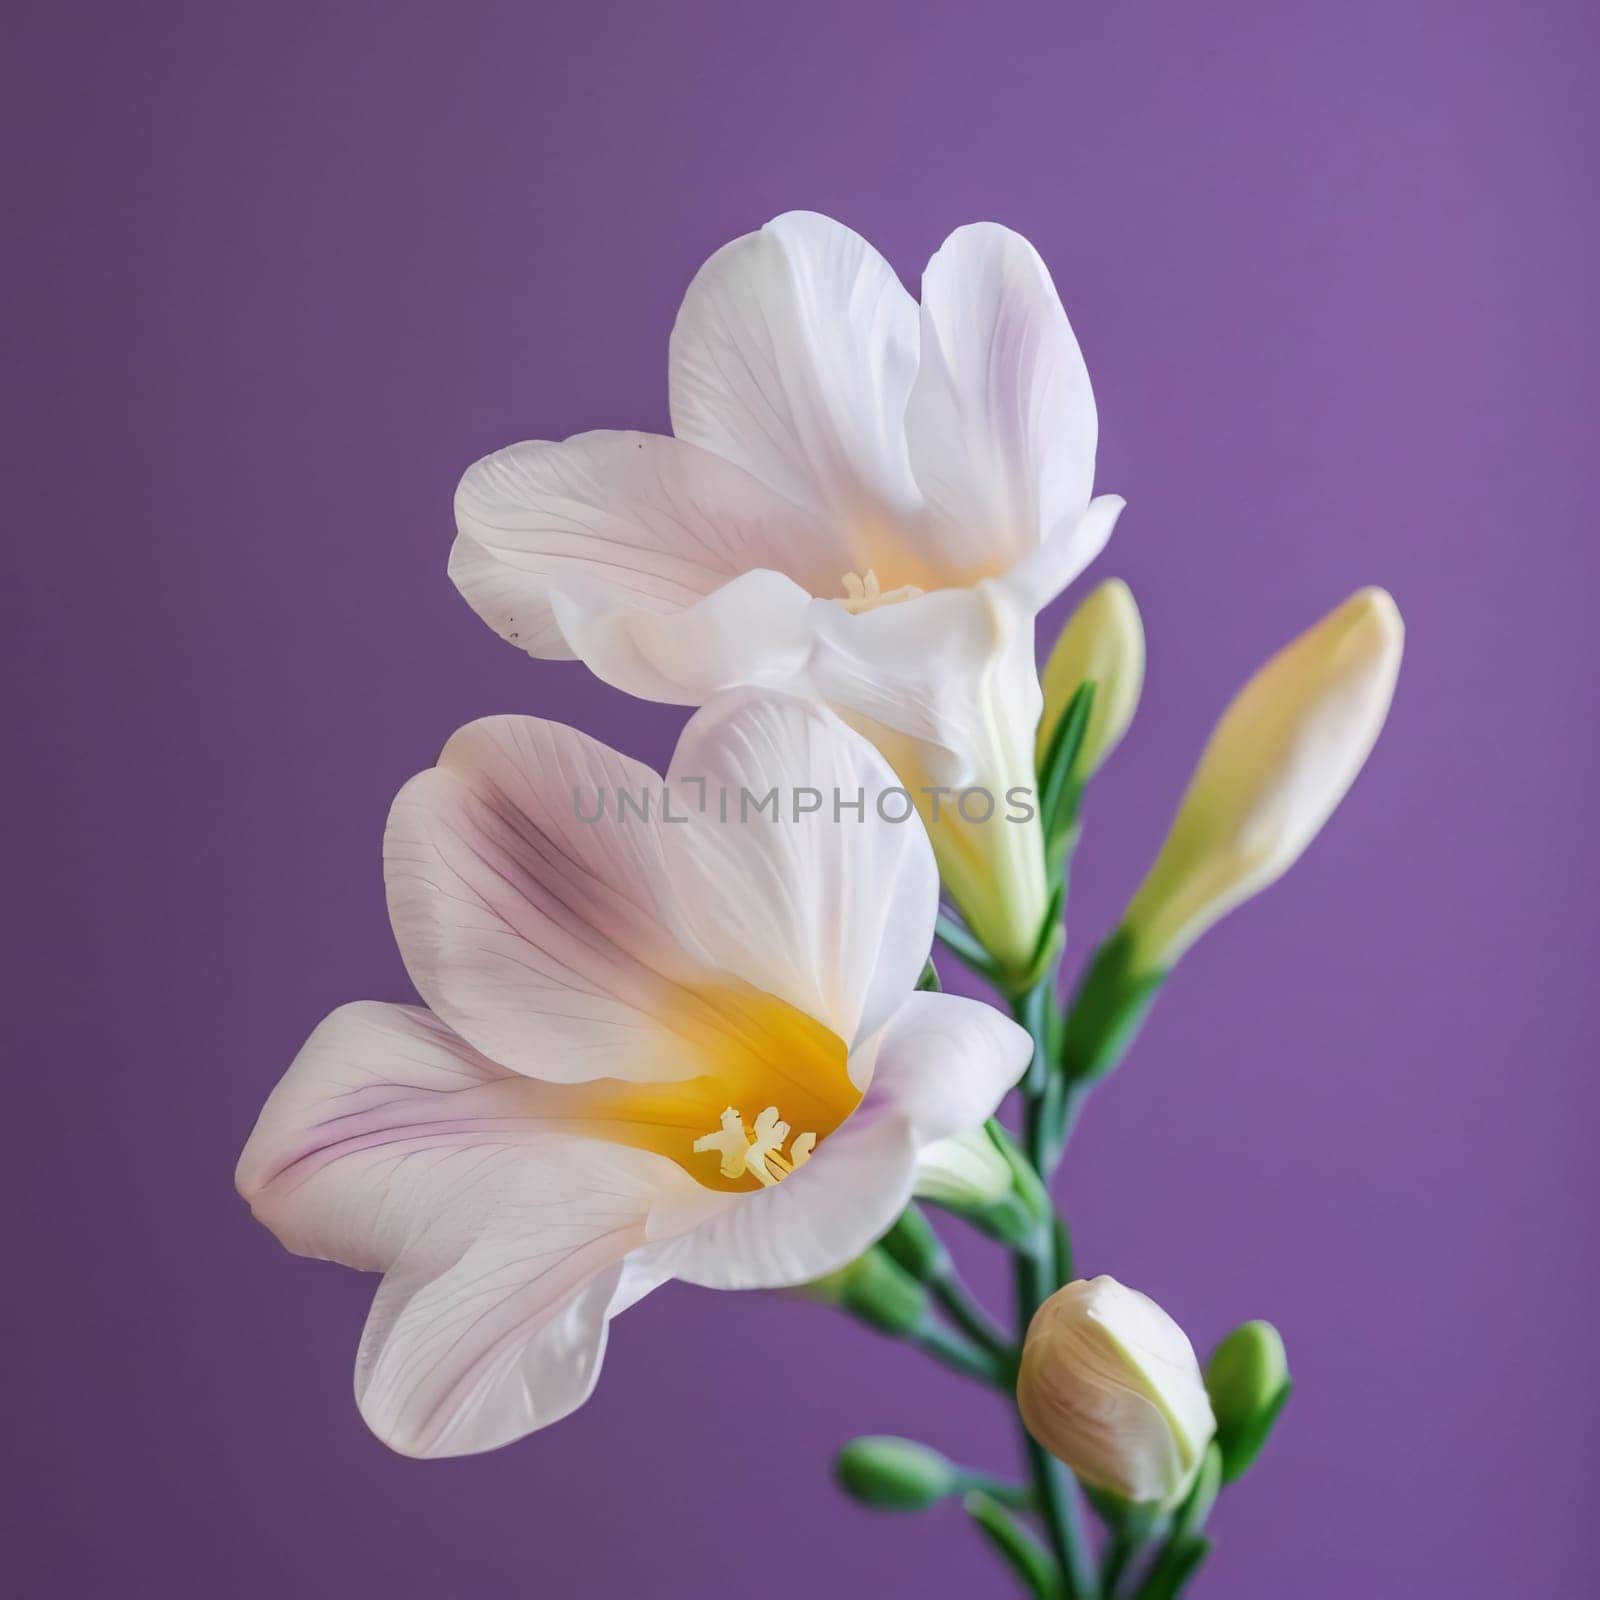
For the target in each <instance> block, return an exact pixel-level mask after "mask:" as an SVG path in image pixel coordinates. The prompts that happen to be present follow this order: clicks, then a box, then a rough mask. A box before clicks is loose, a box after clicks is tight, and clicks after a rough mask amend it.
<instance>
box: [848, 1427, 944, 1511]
mask: <svg viewBox="0 0 1600 1600" xmlns="http://www.w3.org/2000/svg"><path fill="white" fill-rule="evenodd" d="M833 1473H834V1477H835V1478H836V1479H837V1480H838V1482H839V1487H840V1488H842V1489H843V1490H844V1491H845V1493H846V1494H848V1495H849V1496H850V1497H851V1498H852V1499H855V1500H859V1501H860V1502H861V1503H862V1505H865V1506H871V1507H872V1508H873V1509H874V1510H876V1511H926V1510H927V1508H928V1507H929V1506H931V1505H935V1504H937V1503H938V1502H939V1501H940V1500H943V1499H946V1498H947V1497H948V1496H950V1495H952V1494H954V1493H956V1491H957V1490H958V1489H960V1488H961V1486H962V1481H963V1480H962V1475H961V1474H960V1473H958V1472H957V1471H956V1469H955V1467H954V1466H953V1465H952V1464H951V1463H950V1462H948V1461H946V1460H945V1458H944V1457H943V1456H942V1455H940V1454H939V1453H938V1451H937V1450H930V1449H929V1448H928V1447H927V1445H923V1444H918V1443H916V1442H915V1440H912V1439H898V1438H895V1437H893V1436H892V1435H888V1434H875V1435H869V1436H866V1437H864V1438H860V1439H852V1440H851V1441H850V1443H849V1444H847V1445H846V1446H845V1447H844V1449H843V1450H841V1451H840V1452H839V1454H838V1456H837V1458H836V1459H835V1461H834V1463H833Z"/></svg>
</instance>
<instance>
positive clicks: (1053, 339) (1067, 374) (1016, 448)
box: [906, 222, 1097, 563]
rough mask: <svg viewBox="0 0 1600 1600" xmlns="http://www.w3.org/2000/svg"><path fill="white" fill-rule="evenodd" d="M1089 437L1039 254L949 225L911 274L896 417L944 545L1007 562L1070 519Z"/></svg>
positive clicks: (1084, 494)
mask: <svg viewBox="0 0 1600 1600" xmlns="http://www.w3.org/2000/svg"><path fill="white" fill-rule="evenodd" d="M1096 429H1097V425H1096V420H1095V407H1094V393H1093V391H1092V390H1091V388H1090V386H1089V374H1088V370H1087V369H1086V368H1085V366H1084V364H1083V356H1082V354H1081V353H1080V352H1079V349H1078V341H1077V340H1076V339H1075V338H1074V337H1073V333H1072V329H1071V327H1070V325H1069V324H1068V322H1067V316H1066V313H1065V312H1064V311H1063V310H1062V309H1061V301H1060V298H1059V297H1058V296H1057V294H1056V290H1055V285H1054V284H1053V283H1051V281H1050V274H1049V272H1048V270H1047V269H1046V268H1045V265H1044V263H1043V262H1042V261H1041V260H1040V259H1039V254H1038V252H1037V251H1036V250H1035V249H1034V248H1033V246H1032V245H1031V244H1029V243H1028V241H1027V240H1026V239H1024V238H1023V237H1022V236H1021V235H1020V234H1016V233H1013V232H1011V230H1010V229H1009V228H1002V227H1000V226H998V225H997V224H995V223H992V222H980V223H975V224H973V225H972V226H970V227H965V228H959V229H957V230H956V232H954V233H953V234H951V235H950V237H949V238H948V239H947V240H946V241H945V242H944V244H943V246H942V247H941V248H940V250H939V251H938V253H937V254H936V255H935V256H934V258H933V259H932V261H930V262H929V263H928V268H927V271H926V272H925V273H924V274H923V278H922V340H921V363H920V365H919V367H918V369H917V377H916V383H915V385H914V386H913V388H912V391H911V396H910V401H909V405H908V409H907V411H906V433H907V437H908V441H909V449H910V455H911V464H912V469H913V471H914V472H915V475H916V479H917V484H918V487H919V488H920V489H921V491H922V493H923V495H924V496H925V497H926V499H927V501H928V504H929V507H930V510H931V511H932V512H933V514H934V517H935V519H936V520H937V522H938V524H939V525H940V526H941V528H942V530H943V534H942V536H943V538H944V540H945V541H946V542H948V543H951V544H953V545H954V546H955V547H956V548H957V549H959V548H962V547H963V546H965V547H970V546H971V544H972V543H973V542H974V541H978V542H980V543H981V544H982V545H983V546H984V547H985V548H987V549H990V550H993V551H995V552H996V553H997V554H998V555H1000V557H1001V558H1002V560H1003V561H1005V562H1006V563H1009V562H1010V561H1014V560H1016V559H1018V558H1020V557H1021V556H1023V555H1025V554H1026V553H1027V552H1028V551H1029V550H1032V549H1035V548H1037V547H1038V545H1039V544H1040V543H1041V542H1042V541H1043V540H1044V539H1045V538H1046V537H1047V536H1048V535H1049V534H1050V533H1051V532H1052V531H1053V530H1054V529H1056V528H1057V527H1060V526H1062V525H1063V524H1066V525H1070V524H1072V523H1075V522H1076V521H1077V520H1078V518H1079V517H1080V516H1081V515H1082V513H1083V509H1084V507H1085V506H1086V505H1087V504H1088V500H1089V492H1090V488H1091V485H1092V484H1093V481H1094V455H1095V440H1096Z"/></svg>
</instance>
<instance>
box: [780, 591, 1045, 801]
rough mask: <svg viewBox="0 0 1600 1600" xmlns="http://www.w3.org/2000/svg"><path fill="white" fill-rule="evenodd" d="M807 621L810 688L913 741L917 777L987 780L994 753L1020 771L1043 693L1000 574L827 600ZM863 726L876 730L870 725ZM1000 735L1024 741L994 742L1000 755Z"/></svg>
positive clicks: (1029, 619) (854, 715)
mask: <svg viewBox="0 0 1600 1600" xmlns="http://www.w3.org/2000/svg"><path fill="white" fill-rule="evenodd" d="M815 628H816V635H817V646H816V651H815V654H814V656H813V657H812V660H811V662H810V680H811V682H812V683H813V684H814V685H815V688H816V692H817V693H818V694H819V695H821V696H822V697H823V698H824V699H825V700H826V701H827V702H828V704H829V705H831V706H833V707H834V708H835V709H836V710H838V711H839V712H840V713H841V714H842V715H844V716H845V717H847V718H848V719H850V720H852V721H855V720H857V719H860V720H861V721H862V722H870V723H871V724H873V725H874V727H881V728H884V729H887V730H890V731H892V732H893V733H895V734H899V735H902V736H903V737H904V738H905V739H907V740H910V741H912V742H914V743H915V744H917V745H919V746H922V747H924V748H923V750H922V751H921V754H920V757H919V765H920V767H921V768H922V769H923V777H922V780H921V781H931V782H936V783H944V784H951V785H961V784H968V783H993V782H994V781H995V780H997V779H998V778H999V777H1001V776H1002V774H1001V772H1000V771H998V770H997V765H999V766H1003V767H1004V768H1005V773H1004V775H1005V776H1007V777H1015V778H1016V781H1018V782H1027V781H1029V780H1031V778H1032V775H1033V753H1032V739H1033V732H1034V728H1035V726H1036V724H1037V723H1038V720H1039V711H1040V708H1041V706H1042V704H1043V700H1042V697H1041V695H1040V691H1039V684H1038V674H1037V672H1036V670H1035V668H1034V661H1033V613H1032V611H1030V610H1025V609H1023V608H1022V607H1021V606H1019V605H1018V604H1017V603H1016V600H1015V598H1014V597H1013V594H1012V591H1011V589H1010V587H1009V586H1007V585H1005V584H1004V583H1002V582H994V581H989V580H986V581H985V582H983V583H980V584H979V585H978V586H977V587H975V588H971V589H941V590H939V591H937V592H936V593H933V594H928V595H922V596H920V597H919V598H917V599H914V600H907V601H903V602H901V603H900V604H897V605H888V606H880V607H878V608H877V609H876V610H872V611H867V612H864V613H862V614H861V615H860V616H850V615H848V614H847V613H846V612H844V611H843V610H842V609H841V608H839V607H827V608H825V609H823V610H819V612H818V614H817V616H816V619H815ZM1013 668H1014V670H1013ZM1002 678H1003V679H1004V682H1001V681H1000V680H1001V679H1002ZM872 737H873V739H874V741H875V742H876V741H877V738H878V736H877V734H876V732H874V733H873V734H872ZM1002 745H1003V746H1005V747H1006V749H1007V751H1009V750H1010V748H1011V747H1012V746H1014V747H1015V751H1017V752H1025V759H1022V760H1020V761H1013V760H1012V759H1011V755H1010V754H1005V755H1004V759H1003V760H1002V759H1001V752H1000V747H1001V746H1002ZM889 756H890V763H891V765H893V766H895V767H896V769H897V770H900V762H899V761H898V759H897V758H896V757H895V755H894V754H893V752H892V751H891V752H889ZM1013 768H1015V771H1014V772H1013V770H1012V769H1013ZM904 776H906V774H905V773H904V772H902V777H904Z"/></svg>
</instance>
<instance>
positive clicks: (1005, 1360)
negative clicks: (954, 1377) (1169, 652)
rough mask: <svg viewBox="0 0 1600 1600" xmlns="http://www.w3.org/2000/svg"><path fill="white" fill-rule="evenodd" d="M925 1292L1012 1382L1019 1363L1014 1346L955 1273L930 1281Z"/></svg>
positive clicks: (942, 1275)
mask: <svg viewBox="0 0 1600 1600" xmlns="http://www.w3.org/2000/svg"><path fill="white" fill-rule="evenodd" d="M928 1292H929V1293H930V1294H931V1295H932V1296H933V1298H934V1299H935V1300H936V1301H937V1302H938V1304H939V1306H940V1308H941V1309H942V1310H943V1311H944V1313H945V1315H946V1316H948V1317H949V1318H950V1320H951V1321H952V1322H953V1323H955V1325H956V1326H957V1327H958V1328H959V1329H960V1330H961V1331H962V1332H963V1333H964V1334H966V1336H967V1337H968V1338H969V1339H971V1340H972V1342H973V1343H974V1344H975V1345H977V1346H978V1347H979V1348H980V1349H981V1350H984V1351H986V1352H987V1353H988V1354H989V1355H990V1356H992V1357H993V1358H994V1360H995V1361H997V1362H998V1363H1000V1365H1001V1366H1002V1367H1003V1368H1004V1369H1005V1370H1006V1372H1007V1373H1009V1374H1010V1375H1011V1377H1012V1379H1013V1380H1015V1378H1016V1371H1017V1360H1018V1357H1017V1349H1016V1346H1015V1345H1013V1344H1012V1342H1011V1341H1010V1340H1009V1339H1008V1338H1007V1337H1006V1336H1005V1334H1004V1333H1002V1332H1001V1330H1000V1328H999V1327H998V1326H997V1325H996V1323H995V1321H994V1318H992V1317H991V1316H990V1315H989V1313H988V1312H987V1311H985V1310H984V1309H983V1307H982V1306H981V1305H979V1304H978V1302H977V1301H976V1300H974V1299H973V1298H972V1296H971V1295H970V1294H969V1293H968V1292H967V1290H966V1287H965V1285H963V1284H962V1282H961V1280H960V1279H959V1278H958V1277H957V1276H956V1275H955V1273H954V1272H948V1273H941V1274H940V1275H939V1276H938V1277H936V1278H933V1279H931V1280H930V1281H929V1283H928Z"/></svg>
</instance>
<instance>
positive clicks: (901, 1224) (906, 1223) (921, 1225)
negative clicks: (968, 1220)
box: [878, 1201, 950, 1283]
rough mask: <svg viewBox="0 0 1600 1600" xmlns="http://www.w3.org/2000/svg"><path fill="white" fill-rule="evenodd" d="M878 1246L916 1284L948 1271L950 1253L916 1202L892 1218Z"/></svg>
mask: <svg viewBox="0 0 1600 1600" xmlns="http://www.w3.org/2000/svg"><path fill="white" fill-rule="evenodd" d="M878 1248H879V1249H881V1250H883V1251H885V1252H886V1253H887V1254H888V1255H889V1256H890V1257H891V1258H892V1259H893V1260H894V1262H895V1263H896V1264H897V1265H898V1266H901V1267H903V1268H904V1269H905V1270H906V1271H907V1272H908V1273H909V1274H910V1275H911V1276H912V1277H913V1278H915V1279H916V1280H917V1281H918V1282H919V1283H931V1282H933V1280H934V1279H935V1278H941V1277H943V1276H944V1275H945V1274H946V1273H947V1272H949V1270H950V1252H949V1251H948V1250H946V1249H945V1247H944V1241H943V1240H942V1239H941V1238H940V1237H939V1235H938V1234H937V1233H935V1232H934V1229H933V1224H932V1223H931V1222H929V1221H928V1219H927V1217H926V1216H925V1215H924V1214H923V1211H922V1208H921V1207H920V1206H919V1205H917V1203H916V1202H915V1201H912V1202H911V1203H910V1204H909V1205H908V1206H907V1207H906V1208H905V1210H904V1211H902V1212H901V1213H900V1215H899V1216H898V1217H896V1218H895V1221H894V1226H893V1227H891V1228H890V1229H889V1231H888V1232H887V1233H886V1234H884V1236H883V1237H882V1238H881V1239H880V1240H879V1241H878Z"/></svg>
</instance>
